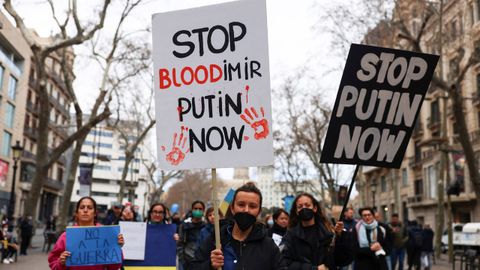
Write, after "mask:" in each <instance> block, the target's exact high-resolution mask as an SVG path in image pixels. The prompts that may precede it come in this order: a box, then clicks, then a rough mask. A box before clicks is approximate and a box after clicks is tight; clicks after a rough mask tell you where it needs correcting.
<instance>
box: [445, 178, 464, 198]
mask: <svg viewBox="0 0 480 270" xmlns="http://www.w3.org/2000/svg"><path fill="white" fill-rule="evenodd" d="M460 191H461V186H460V182H459V181H454V182H453V183H451V184H450V185H449V186H448V188H447V195H457V196H458V195H460Z"/></svg>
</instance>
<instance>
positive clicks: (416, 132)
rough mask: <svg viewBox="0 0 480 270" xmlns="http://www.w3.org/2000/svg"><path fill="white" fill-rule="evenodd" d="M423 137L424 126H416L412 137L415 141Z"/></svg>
mask: <svg viewBox="0 0 480 270" xmlns="http://www.w3.org/2000/svg"><path fill="white" fill-rule="evenodd" d="M422 138H423V129H422V128H415V129H413V133H412V139H413V140H414V141H417V140H421V139H422Z"/></svg>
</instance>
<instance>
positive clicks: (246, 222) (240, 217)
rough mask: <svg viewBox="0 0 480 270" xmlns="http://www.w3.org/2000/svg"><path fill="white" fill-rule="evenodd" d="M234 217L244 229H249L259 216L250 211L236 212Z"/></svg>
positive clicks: (241, 228)
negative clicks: (251, 213)
mask: <svg viewBox="0 0 480 270" xmlns="http://www.w3.org/2000/svg"><path fill="white" fill-rule="evenodd" d="M233 219H234V220H235V223H237V225H238V227H239V228H240V230H242V231H246V230H248V228H250V227H251V226H252V225H253V224H254V223H255V221H257V218H256V217H255V216H253V215H250V214H249V213H248V212H239V213H235V215H234V216H233Z"/></svg>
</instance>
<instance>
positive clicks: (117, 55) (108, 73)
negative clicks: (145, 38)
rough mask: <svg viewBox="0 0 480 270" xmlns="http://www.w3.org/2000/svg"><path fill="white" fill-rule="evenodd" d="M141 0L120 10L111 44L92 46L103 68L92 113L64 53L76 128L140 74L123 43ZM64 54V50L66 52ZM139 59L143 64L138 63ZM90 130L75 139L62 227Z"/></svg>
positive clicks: (63, 66)
mask: <svg viewBox="0 0 480 270" xmlns="http://www.w3.org/2000/svg"><path fill="white" fill-rule="evenodd" d="M140 2H141V1H135V2H130V1H126V2H125V3H124V6H123V9H122V12H121V13H120V16H119V18H118V21H117V24H116V27H115V29H114V32H113V35H112V37H110V38H107V39H108V41H107V42H105V43H106V44H109V45H110V47H109V48H105V49H103V50H102V51H101V52H100V51H99V50H97V48H96V46H95V44H94V45H93V46H92V54H91V55H92V58H93V59H94V60H95V62H97V63H98V64H99V66H100V69H101V71H102V75H101V80H100V85H99V95H98V97H97V99H96V101H95V103H94V106H93V108H92V109H91V111H90V113H89V115H88V116H86V115H84V113H83V110H82V108H81V106H80V104H79V102H78V99H77V96H76V94H75V91H74V88H73V78H72V77H71V76H66V74H69V73H68V72H67V70H68V69H67V67H68V66H67V65H66V60H67V59H66V57H64V58H63V59H64V64H62V68H63V69H64V75H65V76H64V81H65V83H66V86H67V90H68V92H69V93H70V95H71V97H72V100H73V104H74V108H75V123H76V129H77V130H78V129H79V128H81V127H82V126H83V125H84V124H85V123H88V122H90V121H92V119H94V118H95V117H97V115H98V109H99V107H100V106H101V105H102V102H103V101H104V100H105V99H106V97H108V98H107V100H106V103H105V104H106V105H107V106H105V107H106V108H108V104H110V102H111V100H112V94H114V91H116V90H117V89H118V88H119V87H120V86H121V85H123V84H125V83H128V82H129V79H130V78H132V77H134V76H136V75H137V74H138V72H139V71H138V70H140V71H141V70H142V69H141V67H142V66H141V65H142V58H141V57H140V58H137V59H135V60H132V59H124V56H123V55H125V54H126V53H127V52H129V51H130V49H131V48H130V46H125V45H124V44H128V39H127V38H126V36H127V35H126V34H122V33H121V32H122V26H123V25H124V22H125V20H126V18H127V17H128V16H129V15H130V14H131V12H132V11H133V10H134V9H135V7H137V6H138V5H139V3H140ZM65 34H66V33H64V32H62V35H65ZM99 34H100V36H101V37H103V36H106V34H104V33H101V31H100V33H99ZM101 37H97V38H96V40H97V43H98V40H100V39H101ZM64 55H65V54H64ZM138 62H140V65H139V64H137V63H138ZM132 65H135V66H136V67H138V70H136V69H135V70H134V69H132V68H129V67H130V66H132ZM120 67H121V70H122V72H119V71H118V70H119V69H120ZM108 112H109V113H108V116H110V115H111V113H110V110H109V111H108ZM87 135H88V133H84V134H82V135H81V136H78V137H77V138H76V141H75V146H74V150H73V154H72V159H71V161H70V164H69V168H70V170H69V172H68V176H67V181H66V186H65V191H64V196H63V200H62V207H61V208H60V214H59V221H58V223H59V229H60V230H63V229H64V228H65V226H66V223H67V218H68V210H69V206H70V198H71V195H72V191H73V186H74V184H75V180H76V179H75V176H76V173H77V168H78V164H79V159H80V154H81V150H82V145H83V143H84V142H85V139H86V137H87Z"/></svg>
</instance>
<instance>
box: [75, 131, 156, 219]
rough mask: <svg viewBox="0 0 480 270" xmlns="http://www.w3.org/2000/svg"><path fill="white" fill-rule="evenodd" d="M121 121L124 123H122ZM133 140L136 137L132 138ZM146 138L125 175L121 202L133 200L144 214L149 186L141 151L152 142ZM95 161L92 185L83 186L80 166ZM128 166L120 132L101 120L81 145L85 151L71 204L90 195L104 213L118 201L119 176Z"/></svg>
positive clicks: (80, 162)
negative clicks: (123, 193) (80, 178)
mask: <svg viewBox="0 0 480 270" xmlns="http://www.w3.org/2000/svg"><path fill="white" fill-rule="evenodd" d="M120 124H121V122H120ZM131 139H135V138H134V137H132V138H131ZM149 143H150V142H149V140H148V139H145V140H144V141H143V142H142V143H141V144H140V145H139V147H138V148H137V150H136V151H135V158H134V159H133V160H132V162H131V163H130V166H129V168H128V174H127V178H126V185H125V186H126V188H125V196H124V198H123V201H122V203H124V204H125V203H127V202H131V203H132V204H133V205H134V206H138V209H137V211H138V213H139V214H141V215H142V216H144V215H145V213H146V211H148V208H149V205H148V195H149V193H150V192H149V190H148V189H149V185H148V183H147V181H148V180H147V179H148V175H147V172H146V169H145V166H144V165H143V164H142V158H143V157H142V154H141V153H142V151H143V149H144V148H145V146H147V145H150V144H149ZM92 164H93V170H92V171H91V172H92V184H91V186H90V187H89V186H83V185H82V186H81V185H80V182H79V181H78V179H79V177H81V173H80V170H81V169H82V168H81V167H88V166H91V165H92ZM124 165H125V143H124V142H123V140H122V138H121V136H120V133H119V132H118V131H116V130H115V129H114V128H113V127H112V126H110V125H109V124H106V123H105V122H102V123H100V124H98V125H97V127H95V128H93V129H92V130H91V131H90V133H89V134H88V136H87V138H86V140H85V142H84V143H83V146H82V154H81V157H80V161H79V168H78V169H77V177H76V181H75V185H74V188H73V192H72V197H71V199H70V201H71V207H72V208H73V207H74V205H75V203H76V202H77V201H78V200H79V199H80V198H81V197H82V196H87V195H91V196H92V197H93V198H94V199H95V200H96V202H97V208H98V210H99V212H101V213H105V212H106V211H107V209H108V208H110V207H111V206H112V205H113V204H114V203H115V202H117V195H118V191H119V189H120V179H121V175H122V171H123V167H124Z"/></svg>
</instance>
